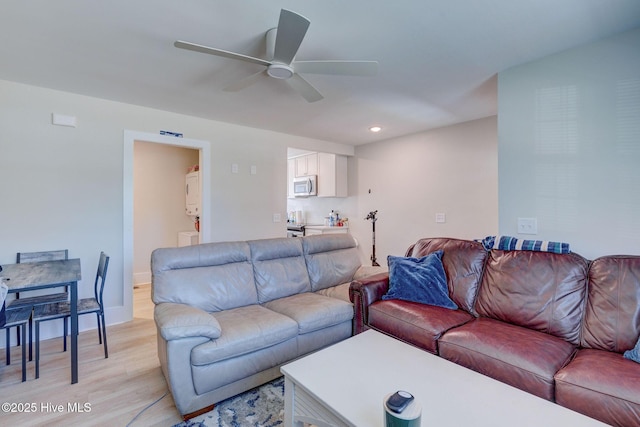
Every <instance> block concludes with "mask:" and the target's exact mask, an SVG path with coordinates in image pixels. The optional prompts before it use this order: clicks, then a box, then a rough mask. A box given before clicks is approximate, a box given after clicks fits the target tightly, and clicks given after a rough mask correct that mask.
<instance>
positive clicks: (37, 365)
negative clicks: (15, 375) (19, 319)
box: [36, 322, 40, 379]
mask: <svg viewBox="0 0 640 427" xmlns="http://www.w3.org/2000/svg"><path fill="white" fill-rule="evenodd" d="M38 378H40V322H36V379H38Z"/></svg>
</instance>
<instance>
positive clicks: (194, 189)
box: [185, 172, 200, 216]
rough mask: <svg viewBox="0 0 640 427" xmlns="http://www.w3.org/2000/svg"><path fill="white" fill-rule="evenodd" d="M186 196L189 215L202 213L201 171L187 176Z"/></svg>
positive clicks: (186, 209)
mask: <svg viewBox="0 0 640 427" xmlns="http://www.w3.org/2000/svg"><path fill="white" fill-rule="evenodd" d="M185 198H186V207H185V212H186V214H187V215H191V216H198V215H200V172H191V173H188V174H187V176H186V178H185Z"/></svg>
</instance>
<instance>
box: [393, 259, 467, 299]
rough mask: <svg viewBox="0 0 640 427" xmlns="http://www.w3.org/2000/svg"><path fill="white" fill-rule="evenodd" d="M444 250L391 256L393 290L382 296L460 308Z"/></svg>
mask: <svg viewBox="0 0 640 427" xmlns="http://www.w3.org/2000/svg"><path fill="white" fill-rule="evenodd" d="M442 253H443V252H442V251H436V252H433V253H431V254H429V255H427V256H424V257H422V258H411V257H408V258H404V257H395V256H391V255H390V256H388V257H387V263H388V264H389V290H388V291H387V293H386V294H385V295H383V296H382V299H383V300H388V299H401V300H405V301H413V302H419V303H422V304H429V305H437V306H439V307H445V308H450V309H452V310H456V309H457V308H458V306H457V305H456V303H454V302H453V301H451V298H449V288H448V287H447V276H446V275H445V273H444V267H443V266H442Z"/></svg>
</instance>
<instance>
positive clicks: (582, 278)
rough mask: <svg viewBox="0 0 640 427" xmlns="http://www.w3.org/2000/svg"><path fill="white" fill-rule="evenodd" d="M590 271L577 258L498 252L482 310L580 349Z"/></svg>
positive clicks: (489, 268) (480, 296)
mask: <svg viewBox="0 0 640 427" xmlns="http://www.w3.org/2000/svg"><path fill="white" fill-rule="evenodd" d="M587 267H588V263H587V260H586V259H584V258H582V257H581V256H579V255H577V254H565V255H558V254H554V253H549V252H531V251H500V250H492V251H491V252H490V253H489V259H488V261H487V265H486V267H485V272H484V276H483V279H482V286H481V287H480V291H479V293H478V300H477V302H476V310H477V311H478V314H479V315H480V316H483V317H490V318H493V319H498V320H502V321H503V322H506V323H511V324H514V325H519V326H523V327H525V328H528V329H533V330H535V331H540V332H545V333H548V334H551V335H555V336H557V337H559V338H562V339H564V340H566V341H568V342H570V343H572V344H575V345H578V344H579V343H580V328H581V322H582V319H583V315H584V299H585V297H586V284H587Z"/></svg>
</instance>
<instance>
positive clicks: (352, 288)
mask: <svg viewBox="0 0 640 427" xmlns="http://www.w3.org/2000/svg"><path fill="white" fill-rule="evenodd" d="M388 289H389V273H388V272H387V271H385V272H382V273H378V274H374V275H373V276H369V277H365V278H363V279H360V280H354V281H353V282H351V285H349V299H351V302H352V303H353V309H354V316H353V333H354V335H355V334H359V333H360V332H364V331H366V330H367V329H369V326H368V318H369V306H370V305H371V304H373V303H374V302H376V301H378V300H380V299H382V296H383V295H384V294H386V293H387V290H388Z"/></svg>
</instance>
